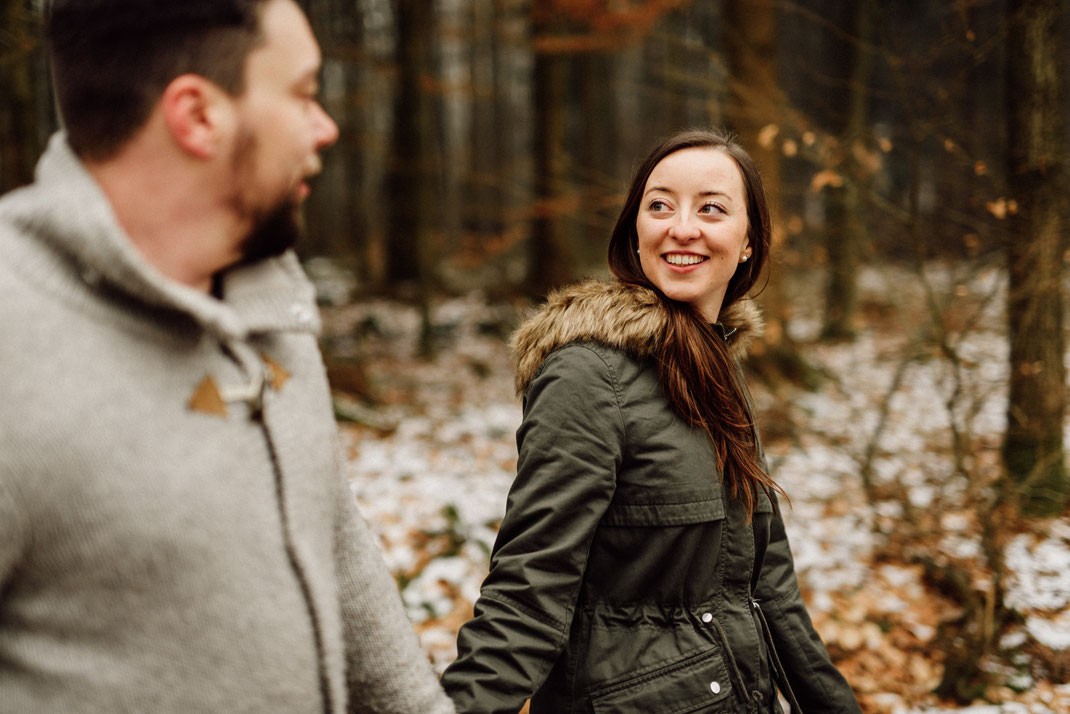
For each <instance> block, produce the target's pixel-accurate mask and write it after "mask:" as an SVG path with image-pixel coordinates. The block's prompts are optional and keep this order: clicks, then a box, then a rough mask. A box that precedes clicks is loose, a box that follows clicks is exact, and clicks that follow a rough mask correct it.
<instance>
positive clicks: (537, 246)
mask: <svg viewBox="0 0 1070 714" xmlns="http://www.w3.org/2000/svg"><path fill="white" fill-rule="evenodd" d="M533 15H534V19H535V25H534V26H535V32H536V35H538V33H541V32H546V31H548V30H549V29H550V28H548V27H547V25H548V23H547V22H546V21H545V20H544V19H543V18H541V16H540V15H541V13H540V12H539V11H538V8H537V7H536V8H533ZM567 63H568V58H567V57H566V56H565V55H563V54H559V53H554V52H545V51H543V52H539V51H536V54H535V70H534V72H535V97H534V101H535V146H534V159H535V176H534V183H535V209H534V210H535V216H534V220H533V221H532V230H531V239H530V241H529V249H530V251H529V262H528V280H527V283H528V292H529V294H531V295H532V296H535V297H541V296H543V295H545V294H546V293H547V292H548V291H549V290H551V289H552V288H554V287H557V286H559V285H563V284H565V283H567V282H569V281H570V280H571V279H572V271H571V268H570V266H571V262H572V260H571V251H570V249H569V245H568V235H567V231H566V230H565V222H564V221H563V220H562V218H561V216H560V213H561V211H560V208H559V204H560V201H561V200H562V199H563V198H564V197H565V196H566V195H567V191H566V190H565V183H566V176H565V171H564V164H565V158H564V157H565V143H566V116H567V112H568V91H567V89H568V64H567Z"/></svg>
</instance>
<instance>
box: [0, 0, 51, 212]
mask: <svg viewBox="0 0 1070 714" xmlns="http://www.w3.org/2000/svg"><path fill="white" fill-rule="evenodd" d="M31 16H32V15H31V12H30V10H29V8H28V7H27V3H26V2H25V0H3V4H2V5H0V27H3V28H5V31H4V32H3V33H2V34H0V97H2V98H3V99H2V101H0V193H3V192H5V191H8V190H10V189H13V188H16V187H18V186H23V185H25V184H28V183H29V182H30V181H32V180H33V167H34V163H35V162H36V161H37V155H38V154H39V153H40V150H41V146H40V143H41V142H40V141H39V138H38V131H37V125H36V119H37V117H36V114H35V111H34V106H35V105H34V97H35V94H34V88H35V83H34V77H33V66H34V63H33V59H34V57H33V55H34V51H35V49H36V41H35V40H34V39H33V33H32V32H31V28H30V18H31ZM44 91H47V89H45V90H44Z"/></svg>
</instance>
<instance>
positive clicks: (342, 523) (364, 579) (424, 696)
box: [335, 484, 454, 714]
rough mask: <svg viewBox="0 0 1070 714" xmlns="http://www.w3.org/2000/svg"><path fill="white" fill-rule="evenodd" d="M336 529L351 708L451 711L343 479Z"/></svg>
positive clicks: (423, 713)
mask: <svg viewBox="0 0 1070 714" xmlns="http://www.w3.org/2000/svg"><path fill="white" fill-rule="evenodd" d="M340 490H341V492H342V493H341V495H340V500H341V505H340V508H339V514H340V515H339V523H338V527H337V531H336V534H337V536H336V543H335V548H336V553H337V560H338V580H339V589H340V597H341V606H342V619H343V623H344V627H345V637H346V642H345V648H346V677H347V680H348V682H347V684H348V687H349V710H350V712H396V713H398V714H403V713H404V714H408V713H411V714H453V711H454V708H453V704H452V703H451V702H450V700H449V698H448V697H447V696H446V694H445V693H444V692H443V691H442V688H441V686H440V685H439V683H438V678H437V677H436V676H435V674H434V672H433V670H432V669H431V664H430V661H429V660H428V658H427V655H426V654H425V653H424V652H423V650H421V649H420V645H419V642H418V641H417V639H416V633H415V632H414V630H413V628H412V623H411V622H410V621H409V619H408V617H407V616H406V614H405V610H404V608H403V606H402V603H401V597H400V595H399V594H398V589H397V584H396V583H395V582H394V579H393V577H391V575H390V573H389V571H388V570H387V567H386V563H385V562H384V561H383V557H382V553H381V552H380V550H379V546H378V544H377V543H376V541H375V538H374V536H373V535H372V533H371V531H370V530H369V529H368V526H367V524H366V523H365V521H364V519H363V517H361V515H360V514H359V513H358V512H357V508H356V504H355V503H354V501H353V497H352V495H351V494H350V492H349V489H348V488H346V487H345V486H344V484H343V486H342V488H341V489H340Z"/></svg>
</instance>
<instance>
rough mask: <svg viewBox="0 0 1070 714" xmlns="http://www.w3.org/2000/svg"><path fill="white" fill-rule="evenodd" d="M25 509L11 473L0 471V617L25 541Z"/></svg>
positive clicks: (0, 616)
mask: <svg viewBox="0 0 1070 714" xmlns="http://www.w3.org/2000/svg"><path fill="white" fill-rule="evenodd" d="M25 521H26V511H25V509H23V508H21V507H20V503H19V499H18V497H17V494H16V492H15V484H14V481H13V478H12V476H11V474H8V473H4V472H3V471H0V618H2V613H3V610H4V603H3V593H4V592H5V591H6V590H7V585H8V582H9V580H10V579H11V574H12V572H13V571H14V569H15V566H16V564H17V563H18V561H19V557H20V555H21V553H22V549H23V547H24V545H25V543H26V522H25Z"/></svg>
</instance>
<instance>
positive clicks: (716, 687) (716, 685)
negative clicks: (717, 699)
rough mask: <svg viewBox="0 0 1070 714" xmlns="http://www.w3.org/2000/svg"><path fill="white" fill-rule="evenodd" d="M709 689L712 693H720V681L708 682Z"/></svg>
mask: <svg viewBox="0 0 1070 714" xmlns="http://www.w3.org/2000/svg"><path fill="white" fill-rule="evenodd" d="M710 691H711V692H713V693H714V694H720V693H721V684H720V682H710Z"/></svg>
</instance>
